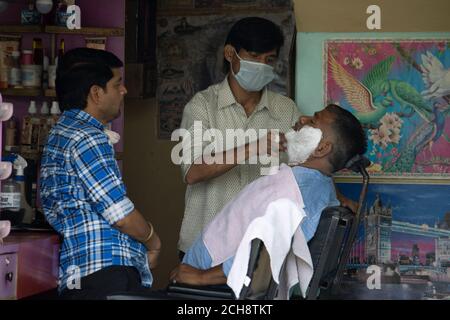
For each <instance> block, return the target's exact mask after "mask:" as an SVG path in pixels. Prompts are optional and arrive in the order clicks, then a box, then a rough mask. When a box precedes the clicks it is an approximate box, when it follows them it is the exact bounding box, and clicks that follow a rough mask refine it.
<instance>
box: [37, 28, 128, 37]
mask: <svg viewBox="0 0 450 320" xmlns="http://www.w3.org/2000/svg"><path fill="white" fill-rule="evenodd" d="M45 33H51V34H53V33H54V34H60V33H61V34H78V35H91V36H99V37H122V36H123V35H124V34H125V29H124V28H90V27H82V28H81V29H74V30H70V29H68V28H66V27H58V26H46V27H45Z"/></svg>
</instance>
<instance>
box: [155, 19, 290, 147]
mask: <svg viewBox="0 0 450 320" xmlns="http://www.w3.org/2000/svg"><path fill="white" fill-rule="evenodd" d="M248 16H249V14H232V15H230V14H214V15H198V16H158V18H157V41H158V46H157V61H158V84H157V90H156V95H157V101H158V105H159V126H158V137H159V138H160V139H170V138H171V135H172V132H173V131H174V130H176V129H178V128H179V126H180V123H181V119H182V116H183V109H184V106H185V105H186V103H188V102H189V100H190V99H191V98H192V97H193V96H194V94H195V93H197V92H199V91H201V90H204V89H206V88H207V87H208V86H210V85H212V84H214V83H218V82H220V81H222V80H223V79H224V78H225V76H226V75H225V73H224V71H223V70H224V68H223V63H224V58H223V45H224V42H225V38H226V36H227V34H228V32H229V30H230V28H231V26H232V25H233V24H234V23H235V22H236V21H238V20H239V19H242V18H244V17H248ZM252 16H260V17H264V18H267V19H269V20H271V21H273V22H274V23H276V24H278V25H279V26H280V27H281V28H282V30H283V33H284V37H285V44H284V46H283V48H282V49H281V50H280V55H279V62H278V63H277V65H276V66H275V72H276V73H277V75H278V77H277V79H276V80H274V81H273V82H272V83H271V84H270V85H269V88H270V89H271V90H273V91H276V92H279V93H281V94H284V95H289V94H290V87H291V83H290V79H291V78H292V77H291V73H293V68H291V67H290V53H291V44H292V40H293V36H294V17H293V15H292V12H291V11H290V10H286V11H285V12H280V13H273V14H266V13H265V14H252Z"/></svg>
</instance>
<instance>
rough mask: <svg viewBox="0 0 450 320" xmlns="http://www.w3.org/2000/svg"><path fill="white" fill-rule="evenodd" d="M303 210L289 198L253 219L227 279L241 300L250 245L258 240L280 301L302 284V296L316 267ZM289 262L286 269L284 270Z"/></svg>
mask: <svg viewBox="0 0 450 320" xmlns="http://www.w3.org/2000/svg"><path fill="white" fill-rule="evenodd" d="M305 215H306V214H305V212H304V210H303V209H301V208H299V206H298V205H297V204H296V203H295V202H293V201H292V200H290V199H287V198H282V199H278V200H276V201H273V202H271V203H270V204H269V205H268V206H267V209H266V213H265V214H264V215H263V216H260V217H258V218H256V219H254V220H253V221H252V222H251V223H250V225H249V226H248V228H247V231H246V233H245V235H244V237H243V239H242V241H241V243H240V245H239V247H238V249H237V252H236V255H235V258H234V262H233V265H232V267H231V270H230V273H229V275H228V278H227V284H228V286H229V287H230V288H231V289H232V290H233V291H234V293H235V295H236V296H237V297H239V295H240V292H241V290H242V287H243V286H244V284H245V285H248V284H249V281H250V279H247V267H248V260H249V258H250V250H251V242H252V240H253V239H255V238H258V239H261V240H262V241H263V242H264V245H265V247H266V250H267V252H268V254H269V257H270V268H271V271H272V277H273V279H274V281H275V282H276V283H277V284H279V292H278V296H277V297H276V298H277V299H283V300H287V299H289V291H290V289H291V288H292V286H294V285H295V284H297V283H299V284H300V288H301V291H302V294H303V296H305V294H306V290H307V288H308V285H309V282H310V281H311V278H312V275H313V264H312V260H311V255H310V252H309V249H308V245H307V242H306V239H305V237H304V235H303V232H302V230H301V228H300V223H301V221H302V220H303V219H304V217H305ZM285 259H286V265H285V268H284V269H283V270H282V267H283V262H284V261H285Z"/></svg>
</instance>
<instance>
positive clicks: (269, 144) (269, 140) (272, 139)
mask: <svg viewBox="0 0 450 320" xmlns="http://www.w3.org/2000/svg"><path fill="white" fill-rule="evenodd" d="M284 151H286V137H285V135H284V133H281V132H280V133H278V135H276V134H274V133H272V131H269V133H268V134H267V135H266V136H264V137H262V138H261V139H260V140H259V141H258V155H259V156H262V155H271V156H274V157H276V156H277V155H278V154H279V153H280V152H284Z"/></svg>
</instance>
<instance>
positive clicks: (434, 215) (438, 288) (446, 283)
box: [338, 183, 450, 299]
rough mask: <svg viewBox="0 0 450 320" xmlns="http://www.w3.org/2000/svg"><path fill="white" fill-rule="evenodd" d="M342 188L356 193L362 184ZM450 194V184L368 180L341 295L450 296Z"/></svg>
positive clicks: (397, 297)
mask: <svg viewBox="0 0 450 320" xmlns="http://www.w3.org/2000/svg"><path fill="white" fill-rule="evenodd" d="M338 188H339V190H341V191H342V193H343V194H345V195H346V196H347V197H350V198H354V199H357V198H358V196H359V192H360V189H361V185H359V184H354V183H340V184H338ZM449 195H450V185H432V184H429V185H424V184H422V185H412V184H406V185H404V184H374V183H373V184H370V185H369V190H368V194H367V199H366V205H365V207H364V212H363V216H364V218H363V219H362V221H361V224H360V227H359V231H358V234H357V237H356V240H355V244H354V246H353V249H352V252H351V255H350V259H349V261H348V262H347V270H346V272H345V276H344V277H343V283H342V290H341V291H340V292H339V295H338V298H340V299H449V298H450V197H449ZM377 268H378V270H379V274H378V275H379V276H380V278H379V279H375V278H374V277H373V276H372V275H373V274H374V272H375V270H376V269H377ZM371 276H372V278H370V277H371ZM377 281H378V286H376V285H374V284H376V282H377Z"/></svg>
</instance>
